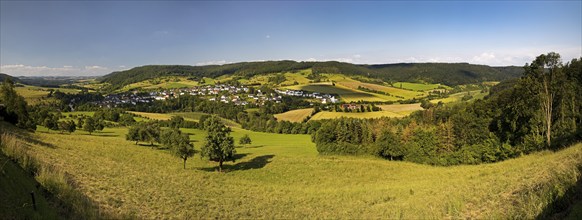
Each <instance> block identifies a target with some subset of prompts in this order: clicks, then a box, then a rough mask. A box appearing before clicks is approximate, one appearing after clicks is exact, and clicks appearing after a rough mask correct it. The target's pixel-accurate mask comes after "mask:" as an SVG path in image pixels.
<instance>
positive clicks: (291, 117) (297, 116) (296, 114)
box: [275, 108, 313, 122]
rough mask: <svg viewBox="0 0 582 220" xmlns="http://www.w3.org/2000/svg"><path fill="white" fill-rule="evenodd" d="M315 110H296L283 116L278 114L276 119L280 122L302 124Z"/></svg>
mask: <svg viewBox="0 0 582 220" xmlns="http://www.w3.org/2000/svg"><path fill="white" fill-rule="evenodd" d="M311 112H313V108H304V109H296V110H291V111H288V112H284V113H281V114H276V115H275V118H277V120H280V121H290V122H302V121H303V119H305V118H307V116H309V115H311Z"/></svg>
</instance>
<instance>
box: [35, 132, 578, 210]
mask: <svg viewBox="0 0 582 220" xmlns="http://www.w3.org/2000/svg"><path fill="white" fill-rule="evenodd" d="M233 130H234V132H233V133H232V135H233V136H234V137H235V140H237V141H238V138H239V137H241V136H242V135H244V134H248V135H249V136H250V138H251V139H252V140H253V143H252V144H251V145H250V146H246V147H238V148H237V152H238V157H239V159H238V160H237V161H236V162H227V163H225V165H226V166H225V168H226V172H224V173H219V172H216V171H215V166H216V163H214V162H208V161H206V160H204V159H201V158H200V157H199V155H195V156H194V157H193V158H190V159H188V162H187V168H186V169H183V168H182V162H181V160H180V159H179V158H176V157H174V156H172V155H171V154H170V153H169V152H168V151H166V150H159V149H156V148H151V147H148V146H140V145H135V144H134V143H133V142H129V141H125V140H124V134H125V132H126V129H125V128H114V129H112V128H106V129H105V130H104V131H103V133H104V134H108V135H104V136H94V135H87V134H85V133H84V132H75V133H73V134H71V135H68V134H58V133H54V132H43V131H39V132H37V133H34V134H30V135H31V136H32V137H34V138H35V139H36V140H38V141H33V142H30V143H28V144H27V145H29V146H30V148H29V154H31V155H32V156H33V157H34V158H36V159H37V160H38V162H39V163H40V164H50V165H51V166H52V167H54V170H57V171H58V172H62V173H67V177H68V179H69V181H70V182H72V183H74V184H75V189H76V190H78V191H79V192H81V193H82V194H84V195H86V196H87V197H88V198H89V199H90V200H91V201H93V202H94V203H95V205H96V206H97V207H98V209H99V210H101V211H102V212H103V213H112V214H113V216H122V217H123V216H125V217H133V218H221V219H230V218H365V219H370V218H404V219H418V218H422V219H427V218H429V219H432V218H438V219H442V218H501V219H507V218H526V219H531V218H535V217H536V216H538V215H539V214H541V213H542V212H543V211H544V210H545V209H546V208H547V206H548V204H549V203H550V202H551V200H552V199H553V198H555V197H554V196H552V195H563V193H564V192H565V191H566V190H567V189H568V188H569V187H571V186H573V184H575V182H576V181H577V180H578V178H579V176H580V170H579V169H577V167H580V166H581V165H582V144H577V145H575V146H573V147H569V148H567V149H565V150H562V151H559V152H540V153H535V154H532V155H528V156H523V157H521V158H517V159H512V160H508V161H504V162H500V163H495V164H485V165H477V166H454V167H434V166H426V165H419V164H413V163H408V162H392V161H387V160H384V159H378V158H372V157H351V156H319V155H318V154H317V152H316V150H315V146H314V144H313V143H311V141H310V137H309V136H308V135H285V134H268V133H259V132H251V131H246V130H242V129H238V128H234V129H233ZM184 131H185V132H187V133H189V134H190V136H191V139H192V140H193V143H194V145H195V148H196V149H197V150H199V149H200V146H201V145H202V142H203V138H204V131H200V130H196V129H184Z"/></svg>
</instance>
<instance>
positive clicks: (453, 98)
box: [430, 90, 488, 104]
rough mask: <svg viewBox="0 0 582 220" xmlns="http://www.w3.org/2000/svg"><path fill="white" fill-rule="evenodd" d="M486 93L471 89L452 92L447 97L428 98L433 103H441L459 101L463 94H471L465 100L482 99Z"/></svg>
mask: <svg viewBox="0 0 582 220" xmlns="http://www.w3.org/2000/svg"><path fill="white" fill-rule="evenodd" d="M487 94H488V93H482V92H481V90H473V91H467V92H459V93H454V94H451V95H449V97H447V98H442V99H433V100H430V102H432V103H435V104H436V103H439V102H443V103H453V102H460V101H462V99H463V97H464V96H465V95H471V96H473V97H472V98H471V99H469V100H466V101H474V100H477V99H483V98H484V97H485V96H487Z"/></svg>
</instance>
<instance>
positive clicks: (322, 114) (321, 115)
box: [311, 111, 408, 120]
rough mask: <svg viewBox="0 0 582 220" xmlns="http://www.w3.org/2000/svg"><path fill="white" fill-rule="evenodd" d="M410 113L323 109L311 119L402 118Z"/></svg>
mask: <svg viewBox="0 0 582 220" xmlns="http://www.w3.org/2000/svg"><path fill="white" fill-rule="evenodd" d="M406 115H408V114H406V113H404V114H399V113H395V112H389V111H377V112H328V111H322V112H319V113H317V114H315V115H314V116H313V117H311V120H322V119H334V118H341V117H346V118H381V117H394V118H400V117H404V116H406Z"/></svg>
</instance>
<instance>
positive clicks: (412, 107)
mask: <svg viewBox="0 0 582 220" xmlns="http://www.w3.org/2000/svg"><path fill="white" fill-rule="evenodd" d="M378 107H380V108H381V109H382V111H388V112H394V113H399V114H405V115H408V114H410V113H412V112H414V111H418V110H422V107H420V103H414V104H392V105H378Z"/></svg>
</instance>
